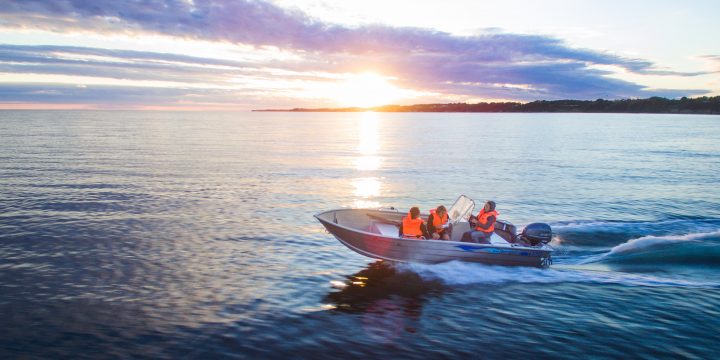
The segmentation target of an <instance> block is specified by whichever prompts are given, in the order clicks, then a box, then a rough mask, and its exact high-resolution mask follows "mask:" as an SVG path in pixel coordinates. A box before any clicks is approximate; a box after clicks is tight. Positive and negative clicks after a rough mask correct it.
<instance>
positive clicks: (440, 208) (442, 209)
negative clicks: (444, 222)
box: [435, 205, 447, 216]
mask: <svg viewBox="0 0 720 360" xmlns="http://www.w3.org/2000/svg"><path fill="white" fill-rule="evenodd" d="M435 213H436V214H438V215H439V216H443V215H445V214H447V209H446V208H445V206H442V205H440V206H438V207H437V209H435Z"/></svg>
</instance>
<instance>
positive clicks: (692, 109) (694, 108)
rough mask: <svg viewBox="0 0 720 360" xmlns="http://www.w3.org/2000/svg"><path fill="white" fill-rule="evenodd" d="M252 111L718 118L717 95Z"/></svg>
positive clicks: (719, 100)
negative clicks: (608, 114)
mask: <svg viewBox="0 0 720 360" xmlns="http://www.w3.org/2000/svg"><path fill="white" fill-rule="evenodd" d="M253 111H256V112H364V111H376V112H457V113H462V112H473V113H502V112H509V113H619V114H625V113H630V114H636V113H637V114H641V113H647V114H704V115H720V96H714V97H706V96H703V97H698V98H685V97H683V98H681V99H677V100H675V99H666V98H662V97H651V98H648V99H623V100H603V99H598V100H553V101H547V100H538V101H533V102H529V103H519V102H496V103H484V102H483V103H477V104H467V103H450V104H416V105H383V106H374V107H344V108H293V109H262V110H253Z"/></svg>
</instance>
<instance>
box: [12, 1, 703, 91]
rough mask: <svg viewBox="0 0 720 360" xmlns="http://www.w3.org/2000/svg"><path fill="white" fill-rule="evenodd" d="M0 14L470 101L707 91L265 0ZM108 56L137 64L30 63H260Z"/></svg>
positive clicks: (177, 72) (161, 71) (508, 39)
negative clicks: (248, 49)
mask: <svg viewBox="0 0 720 360" xmlns="http://www.w3.org/2000/svg"><path fill="white" fill-rule="evenodd" d="M0 14H4V15H3V19H2V20H0V23H2V24H4V25H5V26H22V27H35V28H44V29H51V30H56V31H61V30H63V29H73V28H87V27H95V28H99V29H101V30H103V31H128V30H130V31H144V32H151V33H161V34H167V35H171V36H178V37H186V38H193V39H203V40H212V41H226V42H231V43H238V44H249V45H254V46H258V47H260V46H275V47H279V48H282V49H287V50H293V51H297V52H299V53H301V54H302V55H303V58H304V61H302V62H299V63H297V62H295V63H287V62H282V61H278V60H276V61H275V62H274V64H273V66H277V67H278V68H285V69H292V70H294V71H309V70H311V71H362V70H366V69H378V71H379V72H383V73H388V74H391V75H393V76H395V77H397V78H398V80H397V82H398V84H399V85H404V86H408V87H411V88H414V89H421V90H427V91H434V92H440V93H450V94H455V95H466V96H469V97H472V96H475V97H484V98H503V99H517V100H535V99H559V98H576V99H595V98H600V97H602V98H609V99H613V98H627V97H646V96H655V95H659V94H662V96H669V97H679V96H687V95H697V94H704V93H707V92H708V91H707V90H701V89H692V90H657V91H648V90H646V89H644V88H643V87H642V86H641V85H638V84H634V83H631V82H627V81H622V80H617V79H612V78H609V77H607V76H606V75H608V73H607V72H603V71H600V70H596V69H593V68H592V67H591V66H593V65H612V66H617V67H621V68H624V69H626V70H627V71H630V72H635V73H639V74H654V75H676V76H678V75H679V76H696V75H702V74H704V73H679V72H673V71H668V70H658V69H656V68H655V67H654V64H653V63H651V62H649V61H646V60H642V59H633V58H626V57H621V56H617V55H614V54H609V53H605V52H598V51H592V50H587V49H577V48H571V47H568V46H567V45H565V43H564V42H563V41H561V40H559V39H557V38H552V37H546V36H538V35H518V34H487V35H477V36H457V35H453V34H449V33H445V32H440V31H434V30H431V29H421V28H407V27H401V28H398V27H391V26H385V25H369V26H362V27H347V26H342V25H337V24H330V23H325V22H322V21H319V20H317V19H313V18H311V17H309V16H307V15H306V14H305V13H303V12H301V11H299V10H291V9H283V8H280V7H278V6H276V5H274V4H272V3H269V2H265V1H223V0H209V1H195V2H186V1H173V0H166V1H161V0H155V1H112V2H92V1H82V0H57V1H35V0H22V1H11V0H0ZM4 49H5V50H7V51H10V50H12V49H8V48H7V47H6V48H4ZM18 51H19V50H18V49H15V53H7V52H5V53H3V52H2V51H0V62H3V63H4V64H0V65H1V66H3V68H5V69H6V70H7V71H12V72H23V71H27V69H28V68H29V67H31V65H30V63H31V61H30V60H28V61H27V63H26V64H23V63H22V61H20V64H18V62H17V61H15V63H14V65H8V63H10V61H8V60H9V59H15V60H18V59H21V56H22V54H20V53H18ZM43 51H47V52H49V51H51V49H49V48H46V49H43V48H35V49H34V53H35V55H33V56H35V57H36V58H37V56H40V57H42V56H43V55H41V53H42V52H43ZM75 51H81V52H85V53H91V52H93V51H95V52H107V51H111V50H99V49H96V50H93V49H82V50H80V49H75ZM20 52H21V51H20ZM104 55H108V54H107V53H104ZM110 55H112V56H117V57H131V58H133V59H136V60H137V61H136V62H135V63H134V64H133V65H130V66H122V65H121V64H112V63H108V62H104V63H93V64H87V63H84V65H87V66H84V67H81V66H80V64H76V63H72V62H63V61H62V60H61V59H56V60H55V61H45V62H42V61H40V64H41V65H34V69H35V70H36V71H37V72H40V73H52V72H53V71H57V72H58V73H69V74H77V73H81V72H83V71H86V72H85V74H90V75H96V76H101V74H110V73H112V72H111V71H109V70H110V69H112V70H113V71H115V70H116V69H122V70H120V71H119V72H115V74H116V75H115V77H118V76H119V77H122V78H133V79H135V78H140V77H142V76H147V77H148V78H151V79H156V80H163V79H165V80H171V79H183V78H184V79H186V80H187V81H194V79H199V77H201V76H203V75H202V72H199V71H198V69H197V68H194V69H193V68H191V67H182V66H181V67H180V68H173V67H169V66H163V65H159V64H157V63H153V61H152V58H153V57H172V56H176V57H177V58H176V59H175V60H173V61H179V62H183V61H185V62H188V63H193V64H197V63H200V64H207V65H213V64H216V65H228V66H231V67H235V68H236V69H232V70H229V71H228V70H222V71H214V70H212V71H208V72H206V73H205V76H206V79H205V80H206V81H207V80H208V79H209V81H218V82H222V79H223V77H225V76H227V75H228V73H232V74H238V73H242V72H243V70H242V68H243V67H245V68H253V67H257V68H259V67H261V66H262V65H261V64H242V63H239V62H238V63H232V64H228V63H227V62H225V63H222V61H221V60H212V59H202V58H193V57H183V56H180V55H169V54H164V55H161V54H152V53H140V52H135V53H132V52H120V51H117V52H114V53H112V54H110ZM143 56H146V57H148V58H143ZM36 60H37V59H36ZM221 63H222V64H221ZM36 64H37V63H36ZM133 67H134V68H133ZM23 68H24V69H23ZM139 70H145V71H144V72H140V71H139ZM203 71H204V70H203ZM142 74H145V75H142ZM504 84H507V85H509V86H504Z"/></svg>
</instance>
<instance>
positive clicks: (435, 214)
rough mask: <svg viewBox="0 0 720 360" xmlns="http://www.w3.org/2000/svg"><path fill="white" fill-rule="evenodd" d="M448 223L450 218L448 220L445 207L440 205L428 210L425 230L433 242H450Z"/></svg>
mask: <svg viewBox="0 0 720 360" xmlns="http://www.w3.org/2000/svg"><path fill="white" fill-rule="evenodd" d="M448 221H450V218H448V213H447V209H446V208H445V206H443V205H440V206H438V207H437V208H435V209H432V210H430V215H428V218H427V230H428V233H430V237H432V239H433V240H450V229H449V228H448Z"/></svg>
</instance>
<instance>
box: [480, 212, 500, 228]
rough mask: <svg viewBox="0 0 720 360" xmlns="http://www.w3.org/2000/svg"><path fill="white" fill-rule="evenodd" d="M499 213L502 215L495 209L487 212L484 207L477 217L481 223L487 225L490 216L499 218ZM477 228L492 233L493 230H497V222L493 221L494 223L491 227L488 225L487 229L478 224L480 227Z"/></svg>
mask: <svg viewBox="0 0 720 360" xmlns="http://www.w3.org/2000/svg"><path fill="white" fill-rule="evenodd" d="M498 215H500V213H498V212H497V211H495V210H493V211H490V212H485V208H483V209H482V210H480V212H479V213H478V215H477V219H478V222H479V223H480V224H483V225H485V224H487V222H488V218H489V217H491V216H494V217H495V219H496V220H497V217H498ZM475 230H479V231H482V232H486V233H491V232H493V231H495V222H494V221H493V223H492V224H491V225H490V227H488V228H487V229H483V228H481V227H479V226H478V227H476V228H475Z"/></svg>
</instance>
